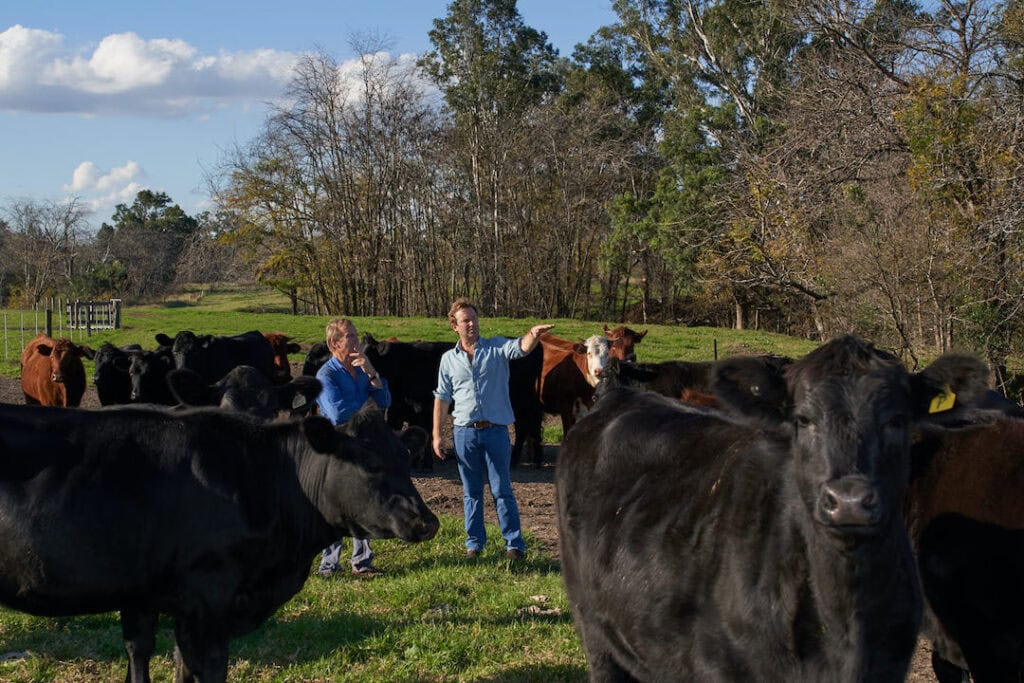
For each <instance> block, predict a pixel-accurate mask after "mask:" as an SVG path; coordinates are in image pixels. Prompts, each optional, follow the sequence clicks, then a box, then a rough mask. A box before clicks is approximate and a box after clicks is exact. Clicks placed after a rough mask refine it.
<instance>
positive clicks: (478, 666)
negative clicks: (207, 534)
mask: <svg viewBox="0 0 1024 683" xmlns="http://www.w3.org/2000/svg"><path fill="white" fill-rule="evenodd" d="M488 531H489V536H490V537H491V538H495V539H498V540H499V541H500V538H501V537H500V535H499V533H498V531H497V529H496V528H489V530H488ZM462 538H463V532H462V520H461V519H456V518H452V517H445V518H442V527H441V531H440V532H439V533H438V535H437V537H435V538H434V539H433V540H431V541H427V542H425V543H421V544H416V545H413V544H406V543H403V542H401V541H397V540H387V541H375V542H374V552H375V554H376V555H377V560H376V562H375V564H377V565H378V566H380V567H381V568H383V569H385V570H386V571H387V574H386V575H385V576H384V577H381V578H378V579H375V580H373V581H363V580H359V579H355V578H351V577H349V576H343V577H338V578H332V579H323V578H320V577H319V576H316V575H315V574H314V575H313V576H311V577H310V579H309V580H308V581H307V582H306V585H305V587H304V588H303V589H302V591H300V592H299V593H298V594H297V595H296V596H295V597H293V598H292V599H291V600H290V601H289V602H288V603H287V604H285V605H284V606H283V607H281V609H280V610H278V612H277V614H276V615H275V616H274V617H272V618H271V619H270V620H268V621H267V622H266V623H265V624H264V625H263V626H261V627H260V628H259V629H257V630H256V631H255V632H254V633H251V634H249V635H247V636H244V637H241V638H237V639H235V640H233V641H232V643H231V648H230V654H231V658H230V669H229V672H228V677H229V680H232V681H246V682H249V681H360V682H364V681H365V682H374V681H379V682H381V683H385V682H386V683H391V682H394V681H524V682H526V681H584V680H586V663H585V659H584V656H583V651H582V648H581V646H580V643H579V638H578V637H577V636H576V633H575V631H574V630H573V625H572V619H571V616H570V612H569V606H568V602H567V600H566V597H565V591H564V590H563V588H562V583H561V578H560V576H559V573H558V565H557V563H556V562H555V561H554V560H552V559H551V558H550V557H544V556H542V555H539V554H531V555H530V556H529V557H528V559H527V560H526V561H525V562H523V563H519V564H515V565H510V563H509V562H508V561H507V560H505V556H504V548H503V547H500V543H497V542H495V543H494V544H492V545H489V546H488V548H487V549H486V551H485V553H484V555H483V556H482V557H481V558H478V559H476V560H467V559H465V556H464V550H463V545H462ZM526 540H527V543H528V544H529V543H530V538H529V536H527V539H526ZM346 545H347V544H346ZM312 568H315V567H311V569H312ZM126 667H127V660H126V659H125V654H124V648H123V646H122V642H121V630H120V626H119V623H118V620H117V615H116V614H113V613H110V614H101V615H94V616H83V617H69V618H50V619H47V618H40V617H31V616H27V615H24V614H20V613H17V612H13V611H9V610H4V609H0V680H3V681H6V682H10V683H22V682H23V683H29V682H32V683H40V682H44V681H68V682H71V681H73V682H80V681H115V680H123V678H124V672H125V670H126ZM173 667H174V660H173V640H172V632H171V629H170V625H169V624H168V623H166V622H161V629H160V634H159V638H158V641H157V652H156V656H155V657H154V658H153V661H152V665H151V670H152V673H153V680H154V681H171V680H173Z"/></svg>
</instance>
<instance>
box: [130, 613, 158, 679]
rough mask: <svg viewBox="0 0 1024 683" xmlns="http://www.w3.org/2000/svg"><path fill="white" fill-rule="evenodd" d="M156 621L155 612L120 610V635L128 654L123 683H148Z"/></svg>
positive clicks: (154, 646) (154, 641)
mask: <svg viewBox="0 0 1024 683" xmlns="http://www.w3.org/2000/svg"><path fill="white" fill-rule="evenodd" d="M158 620H159V614H157V613H156V612H147V611H139V610H132V609H124V610H121V634H122V636H123V637H124V649H125V650H126V651H127V652H128V673H127V674H126V675H125V679H124V680H125V683H149V660H150V659H152V658H153V651H154V650H156V627H157V622H158Z"/></svg>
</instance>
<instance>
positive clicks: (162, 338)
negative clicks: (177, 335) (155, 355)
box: [156, 332, 174, 346]
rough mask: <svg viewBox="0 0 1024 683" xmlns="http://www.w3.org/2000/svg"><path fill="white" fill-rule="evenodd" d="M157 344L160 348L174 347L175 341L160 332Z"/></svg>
mask: <svg viewBox="0 0 1024 683" xmlns="http://www.w3.org/2000/svg"><path fill="white" fill-rule="evenodd" d="M156 343H157V344H159V345H160V346H174V340H173V339H171V338H170V337H168V336H167V335H166V334H164V333H163V332H158V333H157V335H156Z"/></svg>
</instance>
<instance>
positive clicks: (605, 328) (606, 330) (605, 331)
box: [602, 323, 611, 337]
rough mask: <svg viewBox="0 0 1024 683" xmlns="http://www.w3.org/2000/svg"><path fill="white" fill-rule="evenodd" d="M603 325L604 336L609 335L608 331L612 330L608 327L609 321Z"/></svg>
mask: <svg viewBox="0 0 1024 683" xmlns="http://www.w3.org/2000/svg"><path fill="white" fill-rule="evenodd" d="M602 327H603V328H604V336H606V337H607V336H608V333H609V332H611V330H609V329H608V323H604V324H603V325H602Z"/></svg>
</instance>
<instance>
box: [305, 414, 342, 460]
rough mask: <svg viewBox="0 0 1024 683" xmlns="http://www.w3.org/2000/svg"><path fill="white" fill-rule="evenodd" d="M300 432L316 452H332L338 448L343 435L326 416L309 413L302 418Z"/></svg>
mask: <svg viewBox="0 0 1024 683" xmlns="http://www.w3.org/2000/svg"><path fill="white" fill-rule="evenodd" d="M301 424H302V433H303V434H305V435H306V439H307V440H308V441H309V445H310V446H312V447H313V450H314V451H316V452H317V453H334V452H335V451H337V450H338V445H339V444H340V443H341V440H342V437H343V435H342V434H340V433H339V432H338V431H337V430H336V429H335V428H334V425H332V424H331V421H330V420H328V419H327V418H326V417H320V416H319V415H311V416H309V417H307V418H304V419H303V420H302V423H301Z"/></svg>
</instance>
